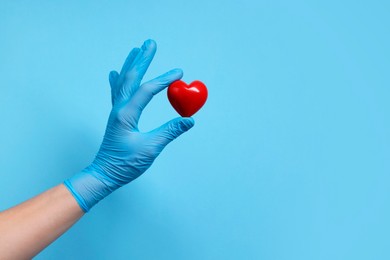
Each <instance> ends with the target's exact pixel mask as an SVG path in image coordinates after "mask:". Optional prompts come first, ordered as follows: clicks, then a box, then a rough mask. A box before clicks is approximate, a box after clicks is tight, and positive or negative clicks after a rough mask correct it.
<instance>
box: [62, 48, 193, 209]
mask: <svg viewBox="0 0 390 260" xmlns="http://www.w3.org/2000/svg"><path fill="white" fill-rule="evenodd" d="M155 52H156V43H155V42H154V41H153V40H147V41H145V42H144V44H143V45H142V47H141V49H139V48H134V49H133V50H132V51H131V52H130V54H129V56H128V57H127V59H126V61H125V63H124V65H123V67H122V70H121V72H120V73H118V72H116V71H112V72H111V73H110V76H109V78H110V85H111V96H112V99H111V100H112V105H113V107H112V111H111V113H110V116H109V119H108V123H107V128H106V132H105V135H104V138H103V143H102V144H101V147H100V150H99V152H98V153H97V155H96V158H95V160H94V161H93V162H92V164H91V165H89V166H88V167H87V168H85V169H84V170H83V171H81V172H80V173H78V174H76V175H75V176H73V177H71V178H70V179H68V180H66V181H65V182H64V184H65V186H66V187H67V188H68V189H69V190H70V191H71V193H72V194H73V196H74V197H75V199H76V200H77V202H78V203H79V205H80V207H81V208H82V209H83V210H84V212H88V211H89V210H90V209H91V208H92V207H93V206H94V205H95V204H96V203H98V202H99V201H100V200H101V199H103V198H104V197H106V196H107V195H109V194H110V193H111V192H113V191H114V190H116V189H118V188H119V187H121V186H123V185H125V184H127V183H129V182H131V181H132V180H134V179H136V178H137V177H139V176H140V175H141V174H142V173H144V172H145V171H146V170H147V169H148V168H149V167H150V166H151V164H152V163H153V161H154V160H155V159H156V157H157V156H158V155H159V154H160V152H161V151H162V150H163V149H164V147H165V146H166V145H167V144H168V143H169V142H171V141H172V140H174V139H175V138H177V137H178V136H179V135H181V134H182V133H184V132H186V131H187V130H188V129H190V128H191V127H192V126H193V125H194V120H193V119H192V118H181V117H179V118H176V119H173V120H171V121H169V122H168V123H166V124H164V125H162V126H160V127H159V128H156V129H155V130H153V131H150V132H147V133H141V132H140V131H139V130H138V120H139V118H140V116H141V113H142V110H143V109H144V108H145V106H146V105H147V104H148V103H149V101H150V100H151V99H152V97H153V96H154V95H156V94H157V93H159V92H160V91H161V90H163V89H164V88H166V87H167V86H168V85H169V84H171V83H172V82H173V81H176V80H179V79H180V78H181V77H182V76H183V72H182V71H181V70H180V69H174V70H171V71H169V72H167V73H165V74H163V75H161V76H159V77H157V78H155V79H153V80H151V81H149V82H146V83H143V84H142V85H140V83H141V80H142V78H143V76H144V74H145V72H146V70H147V69H148V67H149V65H150V63H151V61H152V59H153V57H154V54H155Z"/></svg>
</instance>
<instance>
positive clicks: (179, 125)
mask: <svg viewBox="0 0 390 260" xmlns="http://www.w3.org/2000/svg"><path fill="white" fill-rule="evenodd" d="M194 124H195V121H194V119H193V118H192V117H178V118H175V119H172V120H171V121H169V122H167V123H165V124H163V125H162V126H160V127H159V128H157V129H156V130H154V131H153V132H154V133H155V134H156V137H157V138H158V140H159V142H161V144H163V145H164V146H165V145H167V144H169V143H170V142H171V141H172V140H174V139H176V138H177V137H179V136H180V135H181V134H183V133H184V132H187V131H188V130H189V129H191V128H192V127H193V126H194Z"/></svg>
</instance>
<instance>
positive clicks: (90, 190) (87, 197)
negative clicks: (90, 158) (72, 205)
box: [64, 166, 120, 212]
mask: <svg viewBox="0 0 390 260" xmlns="http://www.w3.org/2000/svg"><path fill="white" fill-rule="evenodd" d="M64 185H65V187H66V188H68V190H69V191H70V192H71V193H72V195H73V197H74V198H75V199H76V201H77V203H78V204H79V206H80V208H81V209H82V210H83V211H84V212H88V211H89V210H90V209H91V208H92V207H93V206H94V205H95V204H97V203H98V202H99V201H100V200H102V199H104V198H105V197H106V196H108V195H109V194H111V193H112V192H113V191H114V190H116V189H118V188H119V187H120V185H118V184H115V183H112V182H111V181H109V180H107V179H106V178H104V176H103V175H101V174H100V173H98V172H97V171H96V170H95V169H94V168H93V167H91V166H90V167H87V168H85V169H84V170H83V171H81V172H79V173H77V174H75V175H74V176H73V177H71V178H69V179H67V180H65V181H64Z"/></svg>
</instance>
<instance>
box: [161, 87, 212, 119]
mask: <svg viewBox="0 0 390 260" xmlns="http://www.w3.org/2000/svg"><path fill="white" fill-rule="evenodd" d="M168 99H169V102H170V103H171V105H172V106H173V108H174V109H175V110H176V111H177V113H179V114H180V115H181V116H182V117H190V116H192V115H193V114H195V113H196V112H197V111H198V110H199V109H200V108H201V107H202V106H203V105H204V103H206V100H207V88H206V85H205V84H203V83H202V82H201V81H199V80H195V81H194V82H192V83H191V84H189V85H187V84H186V83H185V82H184V81H181V80H177V81H175V82H173V83H172V84H171V85H169V87H168Z"/></svg>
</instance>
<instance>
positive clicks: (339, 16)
mask: <svg viewBox="0 0 390 260" xmlns="http://www.w3.org/2000/svg"><path fill="white" fill-rule="evenodd" d="M81 2H82V3H81ZM389 13H390V4H389V1H287V0H286V1H271V0H270V1H248V0H240V1H206V0H200V1H192V2H188V1H178V0H177V1H175V0H171V1H156V0H155V1H148V0H146V1H137V2H136V1H108V0H107V1H62V2H60V1H39V3H38V1H4V0H2V1H1V2H0V37H1V38H0V118H1V127H0V169H1V172H0V175H1V181H0V209H5V208H8V207H10V206H13V205H15V204H17V203H19V202H21V201H23V200H26V199H28V198H30V197H31V196H34V195H36V194H38V193H40V192H42V191H44V190H46V189H48V188H50V187H52V186H54V185H56V184H58V183H61V182H62V181H63V180H64V179H65V178H67V177H69V176H71V175H72V174H74V173H76V172H78V171H79V170H81V169H82V168H83V167H85V166H87V165H88V164H89V163H90V162H91V160H92V159H93V157H94V155H95V153H96V152H97V150H98V148H99V145H100V142H101V139H102V136H103V133H104V129H105V124H106V120H107V116H108V114H109V111H110V106H111V104H110V90H109V84H108V72H109V71H110V70H112V69H120V67H121V65H122V63H123V61H124V59H125V57H126V56H127V53H128V51H130V49H131V48H132V47H135V46H139V45H141V44H142V42H143V40H145V39H147V38H152V39H155V40H156V41H157V44H158V51H157V54H156V57H155V60H154V62H153V63H152V66H151V68H150V70H149V71H148V73H147V75H146V77H145V79H150V78H152V77H155V76H157V75H159V74H161V73H163V72H165V71H167V70H169V69H171V68H175V67H180V68H182V69H183V70H184V74H185V75H184V80H185V81H188V82H189V81H192V80H195V79H201V80H202V81H204V82H205V83H206V84H207V86H208V88H209V100H208V102H207V104H206V105H205V107H204V108H203V109H202V110H201V111H200V112H199V113H198V114H196V115H195V116H194V118H195V120H196V125H195V127H194V129H192V130H191V131H190V132H188V133H187V134H185V135H183V136H182V137H181V138H180V139H178V140H176V141H175V142H174V143H172V144H171V145H170V146H169V147H167V149H166V150H164V151H163V153H162V154H161V156H160V157H159V158H158V159H157V160H156V162H155V163H154V165H153V166H152V167H151V168H150V170H148V172H147V173H146V174H145V175H143V176H141V177H140V178H139V179H137V180H136V181H134V182H132V183H131V184H129V185H128V186H126V187H125V188H122V189H120V190H119V191H117V192H115V193H114V194H112V195H111V196H110V197H108V198H107V199H105V200H104V201H102V202H101V203H99V204H98V205H97V206H96V207H95V208H94V209H93V210H92V211H91V212H90V213H88V214H87V215H86V216H85V218H83V219H82V220H81V221H80V222H79V223H77V224H76V225H75V226H74V227H73V228H72V229H71V230H70V231H69V232H68V233H67V234H65V235H64V236H63V237H61V238H60V239H59V240H57V241H56V242H55V243H54V244H52V245H51V246H50V247H49V248H47V250H45V251H44V252H43V253H42V254H40V256H38V257H37V258H36V259H299V260H301V259H310V260H311V259H327V260H328V259H332V260H335V259H343V260H344V259H390V247H389V241H390V203H389V202H390V122H389V111H390V102H389V99H390V90H389V87H390V79H389V76H390V74H389V70H390V51H389V46H390V37H389V35H390V29H389V28H390V16H389ZM176 116H177V114H176V113H175V112H174V110H173V109H172V108H171V106H170V105H169V103H168V101H167V98H166V94H165V92H164V93H162V94H160V95H159V96H157V97H156V98H155V99H154V100H153V101H152V102H151V104H150V106H148V108H147V109H146V111H145V113H144V114H143V117H142V119H141V122H140V123H141V125H140V127H141V130H142V129H143V130H150V129H152V128H154V127H156V126H158V125H160V124H162V123H164V122H165V121H167V120H169V119H171V118H174V117H176ZM26 217H28V216H26Z"/></svg>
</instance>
